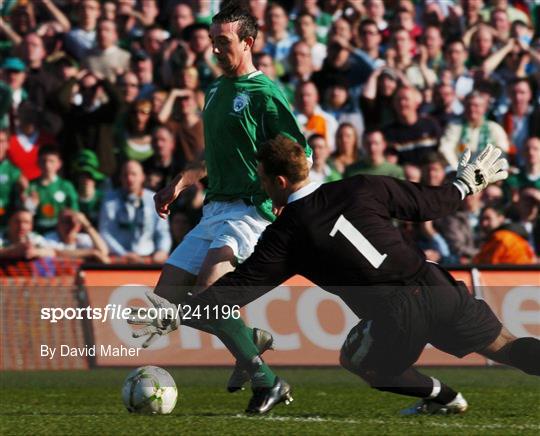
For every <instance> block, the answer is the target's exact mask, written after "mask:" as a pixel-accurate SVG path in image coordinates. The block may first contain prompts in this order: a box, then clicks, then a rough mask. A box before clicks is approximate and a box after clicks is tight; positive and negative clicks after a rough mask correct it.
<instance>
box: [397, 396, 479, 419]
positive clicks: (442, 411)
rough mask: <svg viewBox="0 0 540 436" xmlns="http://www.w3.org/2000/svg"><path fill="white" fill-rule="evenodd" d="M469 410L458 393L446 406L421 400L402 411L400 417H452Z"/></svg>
mask: <svg viewBox="0 0 540 436" xmlns="http://www.w3.org/2000/svg"><path fill="white" fill-rule="evenodd" d="M468 408H469V404H468V403H467V400H466V399H465V398H463V395H461V394H460V393H458V394H457V395H456V398H454V399H453V400H452V401H450V402H449V403H448V404H439V403H436V402H435V401H433V400H429V399H423V400H420V401H419V402H418V403H416V404H415V405H413V406H411V407H409V408H408V409H403V410H402V411H401V412H400V414H401V415H453V414H459V413H465V412H466V411H467V409H468Z"/></svg>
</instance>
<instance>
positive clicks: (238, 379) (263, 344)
mask: <svg viewBox="0 0 540 436" xmlns="http://www.w3.org/2000/svg"><path fill="white" fill-rule="evenodd" d="M253 342H254V343H255V345H256V346H257V348H258V349H259V355H261V354H263V353H264V352H265V351H267V350H273V344H274V338H273V337H272V334H271V333H270V332H267V331H266V330H261V329H257V328H254V329H253ZM249 379H250V377H249V374H248V372H247V371H246V370H245V369H244V368H243V367H242V365H240V363H239V362H238V361H237V362H236V365H235V366H234V370H233V372H232V374H231V376H230V377H229V381H228V382H227V390H228V391H229V392H231V393H232V392H236V391H240V390H243V389H244V385H245V384H246V383H247V382H248V381H249Z"/></svg>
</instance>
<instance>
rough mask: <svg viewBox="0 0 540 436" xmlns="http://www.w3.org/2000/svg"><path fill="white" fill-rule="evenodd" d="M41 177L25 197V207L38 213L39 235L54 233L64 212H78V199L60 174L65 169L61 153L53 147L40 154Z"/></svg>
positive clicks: (30, 187)
mask: <svg viewBox="0 0 540 436" xmlns="http://www.w3.org/2000/svg"><path fill="white" fill-rule="evenodd" d="M39 167H40V169H41V176H40V177H39V178H37V179H36V180H32V181H31V182H30V185H29V186H28V190H27V192H26V193H25V197H26V201H25V205H27V207H29V208H30V209H31V210H33V211H35V216H34V220H35V226H36V230H37V231H38V232H39V233H40V234H44V233H46V232H48V231H51V230H54V228H55V226H56V224H57V222H58V216H59V215H60V212H62V210H64V209H67V208H70V209H74V210H76V211H78V210H79V199H78V197H77V192H76V191H75V187H74V186H73V184H72V183H71V182H70V181H69V180H66V179H63V178H62V177H60V176H59V175H58V174H59V172H60V169H61V168H62V158H61V157H60V151H59V150H58V149H57V148H55V147H53V146H44V147H41V148H40V150H39Z"/></svg>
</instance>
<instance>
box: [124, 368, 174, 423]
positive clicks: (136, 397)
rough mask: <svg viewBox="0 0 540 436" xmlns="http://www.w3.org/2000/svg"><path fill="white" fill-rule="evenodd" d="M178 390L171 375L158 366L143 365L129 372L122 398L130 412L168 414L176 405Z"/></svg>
mask: <svg viewBox="0 0 540 436" xmlns="http://www.w3.org/2000/svg"><path fill="white" fill-rule="evenodd" d="M177 398H178V390H177V389H176V383H175V382H174V380H173V378H172V377H171V375H170V374H169V373H168V372H167V371H165V370H164V369H163V368H159V367H157V366H141V367H140V368H137V369H135V370H133V371H131V372H130V373H129V375H128V376H127V378H126V380H125V381H124V386H123V387H122V399H123V400H124V405H125V406H126V409H127V410H128V411H129V412H130V413H140V414H145V415H167V414H169V413H171V412H172V411H173V409H174V406H175V405H176V400H177Z"/></svg>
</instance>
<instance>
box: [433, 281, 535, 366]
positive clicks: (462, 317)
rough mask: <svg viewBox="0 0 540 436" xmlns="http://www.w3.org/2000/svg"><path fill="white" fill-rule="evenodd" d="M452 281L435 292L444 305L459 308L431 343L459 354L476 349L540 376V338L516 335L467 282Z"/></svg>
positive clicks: (490, 357)
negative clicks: (477, 295)
mask: <svg viewBox="0 0 540 436" xmlns="http://www.w3.org/2000/svg"><path fill="white" fill-rule="evenodd" d="M449 281H451V282H452V283H451V285H452V286H450V287H436V288H434V292H436V293H437V298H436V300H437V301H440V300H446V301H445V302H444V304H443V305H442V306H443V307H444V308H447V307H454V308H455V309H454V311H453V313H452V316H451V317H447V318H448V319H447V320H446V321H443V322H442V323H441V325H440V326H438V327H437V328H436V332H435V333H434V335H433V337H432V339H433V340H432V341H431V343H432V344H433V345H435V346H436V347H437V348H440V349H442V350H443V351H445V352H447V353H450V354H453V355H455V356H457V357H463V356H465V355H467V354H469V353H472V352H476V353H479V354H482V355H483V356H485V357H487V358H489V359H492V360H494V361H496V362H499V363H503V364H506V365H510V366H513V367H515V368H518V369H521V370H522V371H524V372H526V373H527V374H531V375H540V341H539V340H538V339H535V338H532V337H526V338H515V337H514V336H513V335H512V334H511V333H510V332H509V331H508V330H507V329H506V328H504V327H503V326H502V324H501V322H500V321H499V319H498V318H497V316H496V315H495V313H494V312H493V310H492V309H491V308H490V307H489V306H488V305H487V304H486V302H485V301H483V300H478V299H475V298H474V297H473V296H472V294H471V293H470V292H469V291H468V289H467V288H466V286H465V285H464V284H463V283H460V282H456V281H455V280H453V279H449ZM450 302H452V304H450ZM454 302H455V303H454ZM442 310H444V309H441V310H440V311H442ZM440 318H441V319H443V320H444V318H445V317H444V316H442V317H440Z"/></svg>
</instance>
